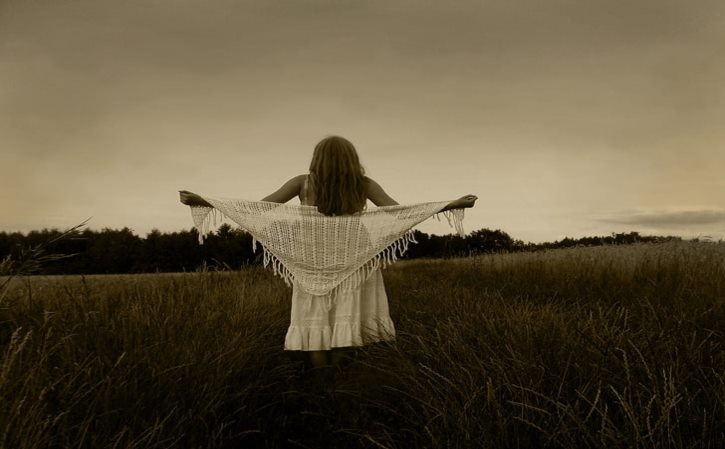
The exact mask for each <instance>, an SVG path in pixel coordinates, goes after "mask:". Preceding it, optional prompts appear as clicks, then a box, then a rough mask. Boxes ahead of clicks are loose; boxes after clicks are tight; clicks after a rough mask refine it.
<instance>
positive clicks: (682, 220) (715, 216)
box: [599, 209, 725, 227]
mask: <svg viewBox="0 0 725 449" xmlns="http://www.w3.org/2000/svg"><path fill="white" fill-rule="evenodd" d="M599 221H602V222H606V223H616V224H626V225H641V226H650V227H672V226H690V225H717V224H723V225H725V210H723V209H720V210H717V209H701V210H685V211H669V212H635V213H629V214H627V213H621V214H619V216H616V217H610V218H603V219H600V220H599Z"/></svg>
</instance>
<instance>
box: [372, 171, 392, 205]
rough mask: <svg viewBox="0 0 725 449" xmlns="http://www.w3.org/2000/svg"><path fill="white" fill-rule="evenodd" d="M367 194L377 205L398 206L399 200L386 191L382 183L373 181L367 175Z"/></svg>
mask: <svg viewBox="0 0 725 449" xmlns="http://www.w3.org/2000/svg"><path fill="white" fill-rule="evenodd" d="M365 194H366V195H367V197H368V199H369V200H370V201H372V202H373V204H374V205H376V206H396V205H398V202H397V201H395V200H394V199H392V198H391V197H390V195H388V194H387V193H385V190H383V188H382V187H380V184H378V183H377V182H375V181H373V180H372V179H370V178H368V177H367V176H366V177H365Z"/></svg>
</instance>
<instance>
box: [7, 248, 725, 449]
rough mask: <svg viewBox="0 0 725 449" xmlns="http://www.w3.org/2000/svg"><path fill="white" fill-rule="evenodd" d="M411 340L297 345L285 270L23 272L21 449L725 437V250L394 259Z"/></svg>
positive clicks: (13, 347) (641, 442)
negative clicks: (329, 366) (290, 345)
mask: <svg viewBox="0 0 725 449" xmlns="http://www.w3.org/2000/svg"><path fill="white" fill-rule="evenodd" d="M385 282H386V288H387V290H388V295H389V298H390V307H391V315H392V316H393V320H394V321H395V324H396V329H397V340H396V341H395V342H393V343H377V344H373V345H369V346H365V347H363V348H360V349H358V350H357V353H356V357H355V361H354V362H353V363H352V364H350V365H348V366H345V367H344V368H343V369H340V370H334V371H326V370H308V369H306V368H305V366H304V364H303V362H302V357H300V354H297V353H290V352H284V351H283V350H282V344H283V341H284V334H285V332H286V328H287V326H288V324H289V315H288V314H289V297H290V292H289V290H288V289H287V288H286V287H285V286H284V284H283V283H282V282H281V281H280V280H279V279H277V278H274V277H273V276H272V275H271V273H269V272H267V271H263V270H260V269H259V268H254V267H251V268H248V269H245V270H243V271H242V272H236V273H214V272H206V273H193V274H186V275H138V276H107V277H68V278H27V277H25V278H17V279H15V280H14V281H13V282H12V284H11V285H10V290H9V291H8V294H7V297H6V299H5V303H4V304H2V305H0V448H18V449H25V448H51V447H52V448H66V447H68V448H71V447H73V448H76V447H77V448H172V447H185V448H186V447H188V448H232V447H345V448H354V447H380V448H411V447H430V448H444V447H445V448H458V447H460V448H464V447H484V448H507V447H561V448H584V447H593V448H663V447H664V448H700V447H701V448H718V447H725V443H724V442H725V374H724V373H725V351H724V349H725V335H724V331H723V329H725V245H722V244H716V243H690V242H670V243H667V244H659V245H654V244H638V245H631V246H621V247H596V248H575V249H568V250H553V251H546V252H538V253H518V254H500V255H489V256H481V257H476V258H473V259H455V260H447V261H440V260H414V261H404V262H400V263H398V264H396V265H394V266H392V267H390V268H389V269H387V270H386V271H385Z"/></svg>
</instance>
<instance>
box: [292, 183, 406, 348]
mask: <svg viewBox="0 0 725 449" xmlns="http://www.w3.org/2000/svg"><path fill="white" fill-rule="evenodd" d="M307 184H308V182H307V179H306V180H305V183H304V186H303V188H302V192H301V193H300V200H301V202H302V204H309V205H312V204H310V203H312V202H313V200H312V199H310V198H309V197H310V195H307V190H308V189H307ZM394 339H395V326H394V325H393V321H392V320H391V319H390V312H389V310H388V296H387V294H386V293H385V285H384V284H383V275H382V273H381V272H380V269H376V270H375V271H373V272H372V273H371V274H370V276H369V277H368V278H367V280H366V281H365V282H363V283H362V284H360V286H359V287H358V288H357V289H355V290H348V291H343V292H340V293H338V294H337V296H336V297H335V298H333V299H332V301H330V300H329V299H328V298H327V296H317V295H312V294H309V293H307V292H305V291H304V290H302V289H301V288H299V287H298V286H297V284H296V283H293V284H292V310H291V313H290V326H289V329H287V335H286V337H285V341H284V349H285V350H287V351H319V350H329V349H332V348H339V347H346V346H362V345H364V344H368V343H373V342H376V341H388V340H394Z"/></svg>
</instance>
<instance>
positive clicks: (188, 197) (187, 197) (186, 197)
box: [179, 190, 199, 206]
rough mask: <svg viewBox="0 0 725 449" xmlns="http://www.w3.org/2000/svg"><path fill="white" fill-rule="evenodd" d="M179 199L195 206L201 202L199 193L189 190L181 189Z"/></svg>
mask: <svg viewBox="0 0 725 449" xmlns="http://www.w3.org/2000/svg"><path fill="white" fill-rule="evenodd" d="M179 201H181V203H182V204H186V205H187V206H193V205H195V204H197V203H198V202H199V195H197V194H196V193H191V192H189V191H188V190H179Z"/></svg>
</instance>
